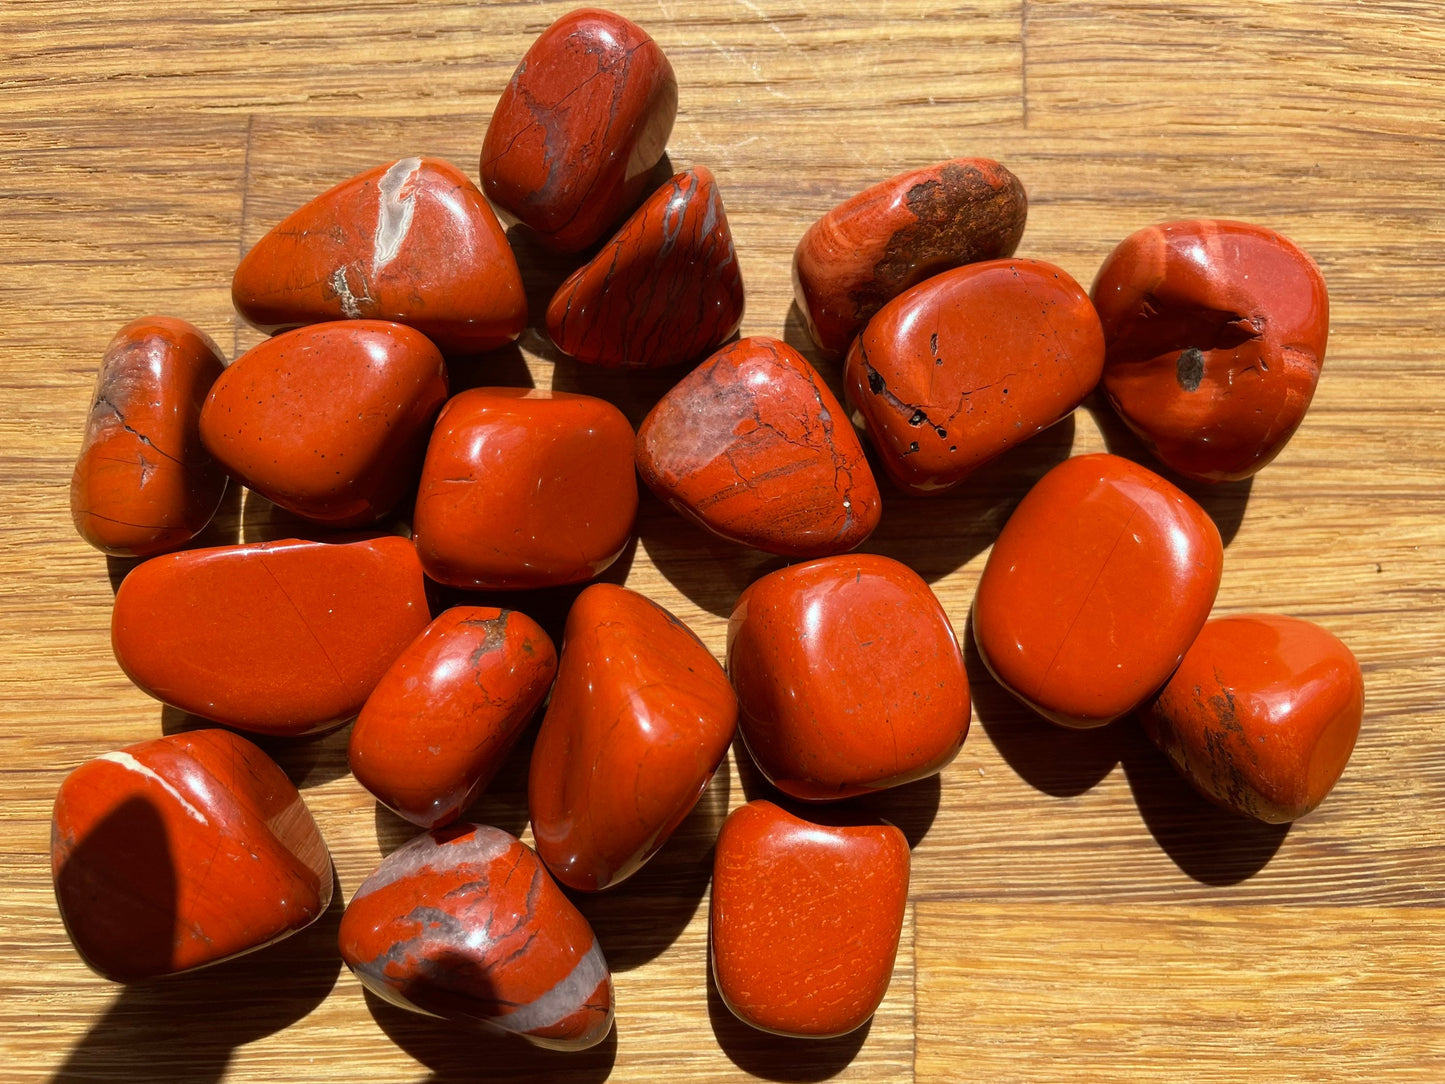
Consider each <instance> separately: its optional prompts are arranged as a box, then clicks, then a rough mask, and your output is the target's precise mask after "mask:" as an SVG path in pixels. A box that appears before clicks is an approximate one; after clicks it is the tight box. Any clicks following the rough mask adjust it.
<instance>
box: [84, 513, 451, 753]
mask: <svg viewBox="0 0 1445 1084" xmlns="http://www.w3.org/2000/svg"><path fill="white" fill-rule="evenodd" d="M424 585H425V580H424V578H423V576H422V571H421V564H420V562H419V561H418V560H417V557H416V551H415V550H414V549H413V548H412V545H411V543H410V542H408V541H407V540H406V539H405V538H398V537H395V536H387V537H383V538H372V539H368V540H365V541H361V542H350V543H345V544H338V543H322V542H301V541H297V540H296V539H287V540H286V541H283V542H261V543H254V544H249V545H242V546H219V547H216V548H214V549H202V550H189V551H187V552H185V553H170V554H166V555H164V556H162V557H156V558H154V559H152V560H150V561H147V562H146V563H145V564H143V565H141V566H140V567H138V568H137V569H135V571H133V572H132V573H131V574H130V575H129V576H127V577H126V578H125V580H124V581H122V583H121V585H120V590H119V592H117V593H116V596H115V612H114V614H113V616H112V618H111V626H110V635H111V646H112V647H114V649H115V658H116V661H117V662H118V663H120V666H121V669H122V670H124V671H125V672H126V674H127V676H129V677H130V679H131V680H132V681H134V682H135V683H136V684H137V685H139V686H140V687H141V688H142V689H143V690H145V691H146V692H147V693H149V694H150V695H151V696H154V697H155V698H156V699H157V700H163V701H165V702H166V703H167V704H171V705H173V706H174V707H177V708H180V709H181V710H182V711H189V712H192V713H193V714H196V715H201V716H204V717H205V718H207V719H214V720H215V721H216V722H218V723H224V724H226V725H227V726H233V727H236V728H237V729H240V730H249V731H254V732H256V733H259V734H287V735H299V734H311V733H315V732H317V731H320V730H324V729H326V728H327V727H329V726H331V725H333V724H335V723H339V722H342V721H343V720H345V719H348V718H350V717H351V716H353V715H355V714H356V713H357V712H358V711H360V710H361V706H362V705H363V704H364V703H366V698H367V697H368V696H369V695H370V694H371V690H372V689H373V688H375V686H376V683H377V682H378V681H380V680H381V676H382V674H384V673H386V669H387V667H389V666H390V665H391V664H392V662H393V661H394V660H395V659H396V657H397V656H398V655H400V654H401V652H402V650H403V649H404V648H405V647H406V646H407V644H409V643H411V641H412V640H414V639H415V638H416V637H417V635H418V634H419V633H420V632H421V631H422V629H423V628H425V627H426V624H427V621H428V620H430V614H429V613H428V612H427V599H426V591H425V586H424Z"/></svg>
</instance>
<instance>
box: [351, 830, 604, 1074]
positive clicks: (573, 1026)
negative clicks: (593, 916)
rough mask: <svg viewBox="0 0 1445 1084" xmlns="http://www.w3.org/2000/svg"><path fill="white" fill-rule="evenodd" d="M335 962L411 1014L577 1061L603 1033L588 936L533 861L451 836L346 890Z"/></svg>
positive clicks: (520, 848)
mask: <svg viewBox="0 0 1445 1084" xmlns="http://www.w3.org/2000/svg"><path fill="white" fill-rule="evenodd" d="M339 942H340V947H341V958H342V959H343V960H345V961H346V966H347V967H349V968H351V970H352V971H354V972H355V973H356V976H357V978H359V979H360V980H361V981H362V983H363V984H364V985H365V986H366V987H367V989H369V990H371V991H372V992H373V993H375V994H377V995H378V996H380V997H383V998H385V999H386V1000H387V1001H389V1002H391V1003H392V1004H393V1005H397V1006H399V1007H401V1008H403V1009H410V1010H411V1011H413V1012H420V1013H425V1014H429V1015H432V1016H439V1017H441V1018H442V1019H443V1020H448V1021H451V1022H453V1023H457V1024H462V1025H466V1026H470V1027H475V1028H482V1029H486V1030H492V1031H500V1032H505V1033H508V1034H513V1035H519V1036H521V1037H522V1038H523V1039H526V1040H528V1041H529V1042H532V1043H535V1044H536V1045H538V1046H543V1047H549V1048H552V1049H557V1050H580V1049H583V1048H585V1047H589V1046H594V1045H596V1044H597V1043H599V1042H601V1041H602V1040H603V1039H604V1038H606V1037H607V1033H608V1032H609V1031H610V1030H611V1029H612V977H611V975H610V974H609V972H608V970H607V961H606V960H605V959H604V958H603V955H602V948H601V946H600V945H599V944H598V943H597V938H596V937H595V936H594V935H593V933H592V927H591V926H589V925H588V924H587V920H586V919H585V918H583V917H582V915H581V913H580V912H578V910H577V908H576V907H574V906H573V905H572V902H571V901H570V900H569V899H568V898H567V897H566V896H565V895H563V894H562V890H561V889H559V888H558V887H557V886H556V884H554V883H553V881H552V878H550V877H548V876H547V871H546V869H545V868H544V867H543V866H542V863H541V862H539V861H538V860H537V856H536V855H535V854H533V853H532V851H531V849H530V848H529V847H527V846H526V845H525V844H523V843H521V842H520V841H518V840H517V839H514V838H513V837H512V836H510V835H508V834H507V833H506V832H503V831H502V830H501V829H498V828H490V827H487V826H485V825H475V824H455V825H452V826H451V827H449V828H438V829H434V830H433V831H431V832H429V833H427V834H425V835H421V836H418V837H417V838H415V839H413V840H412V841H411V842H409V843H407V844H405V845H403V846H401V847H399V848H397V849H396V850H395V851H393V852H392V853H391V854H389V855H388V856H387V857H386V858H385V859H384V860H383V861H382V863H381V865H380V866H379V867H378V868H377V870H376V872H375V873H373V874H372V875H371V876H370V877H368V878H367V879H366V880H365V881H363V882H362V884H361V887H360V888H358V889H357V890H356V895H355V896H354V897H352V900H351V904H350V905H349V906H348V907H347V908H346V914H345V915H343V916H342V918H341V930H340V933H339Z"/></svg>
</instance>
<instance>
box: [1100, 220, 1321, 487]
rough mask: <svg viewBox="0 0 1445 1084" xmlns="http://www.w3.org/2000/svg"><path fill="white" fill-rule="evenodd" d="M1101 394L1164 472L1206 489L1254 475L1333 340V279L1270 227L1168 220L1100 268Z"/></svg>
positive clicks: (1296, 411) (1293, 419)
mask: <svg viewBox="0 0 1445 1084" xmlns="http://www.w3.org/2000/svg"><path fill="white" fill-rule="evenodd" d="M1093 297H1094V304H1095V305H1096V306H1097V307H1098V310H1099V317H1100V319H1101V320H1102V321H1103V324H1104V335H1105V338H1106V339H1107V340H1108V359H1107V362H1106V364H1105V368H1104V389H1105V391H1107V392H1108V395H1109V401H1110V402H1111V403H1113V405H1114V409H1115V410H1116V411H1118V413H1119V416H1120V417H1121V418H1123V419H1124V422H1125V423H1126V424H1127V425H1128V426H1129V428H1130V429H1132V430H1134V432H1135V433H1137V434H1138V435H1139V437H1140V439H1142V440H1143V441H1144V443H1145V444H1147V445H1148V446H1149V448H1150V450H1151V451H1153V453H1154V454H1155V455H1156V456H1158V457H1159V460H1160V462H1162V463H1164V464H1165V465H1166V466H1168V467H1171V468H1173V469H1174V470H1176V471H1178V472H1179V473H1180V474H1183V475H1185V476H1187V477H1190V478H1196V479H1199V480H1200V481H1206V482H1223V481H1232V480H1237V479H1240V478H1247V477H1249V476H1250V475H1251V474H1254V473H1255V472H1256V471H1258V470H1259V469H1260V468H1262V467H1264V466H1265V465H1266V464H1268V463H1269V462H1270V461H1271V460H1272V459H1274V457H1275V456H1276V455H1278V454H1279V451H1280V449H1281V448H1283V447H1284V445H1285V443H1286V442H1287V441H1288V440H1289V438H1290V437H1291V436H1293V435H1294V431H1295V430H1296V429H1297V428H1298V427H1299V424H1300V422H1301V421H1302V420H1304V416H1305V411H1306V410H1308V409H1309V405H1310V400H1311V399H1312V398H1313V397H1314V393H1315V384H1316V383H1317V382H1318V381H1319V377H1320V368H1321V366H1322V365H1323V364H1324V359H1325V343H1326V340H1327V339H1328V337H1329V325H1330V305H1329V296H1328V294H1327V293H1326V291H1325V280H1324V277H1323V276H1322V275H1321V274H1320V271H1319V268H1318V267H1316V266H1315V263H1314V261H1313V260H1311V259H1310V258H1309V256H1308V255H1306V254H1305V253H1304V251H1303V250H1301V249H1300V248H1299V247H1298V246H1296V245H1295V244H1294V243H1293V242H1292V241H1290V240H1288V239H1287V238H1285V237H1282V236H1280V235H1279V234H1277V233H1275V232H1274V231H1273V230H1269V229H1265V228H1264V227H1263V226H1254V225H1250V224H1248V223H1245V222H1227V221H1218V220H1213V219H1196V220H1193V221H1187V222H1165V223H1162V224H1160V225H1158V226H1150V227H1149V228H1147V229H1143V230H1140V231H1139V232H1138V233H1135V234H1132V235H1130V236H1129V237H1127V238H1125V239H1124V240H1123V241H1122V242H1120V244H1119V246H1118V247H1117V248H1115V249H1114V251H1113V252H1111V253H1110V254H1109V257H1108V259H1106V260H1105V261H1104V265H1103V266H1102V267H1101V268H1099V274H1098V277H1097V278H1095V280H1094V288H1093Z"/></svg>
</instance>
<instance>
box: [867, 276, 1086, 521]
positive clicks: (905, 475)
mask: <svg viewBox="0 0 1445 1084" xmlns="http://www.w3.org/2000/svg"><path fill="white" fill-rule="evenodd" d="M1103 365H1104V336H1103V332H1102V331H1101V330H1100V328H1099V318H1098V316H1096V315H1095V313H1094V306H1093V305H1092V304H1090V303H1089V298H1088V295H1087V294H1085V293H1084V290H1083V288H1082V287H1081V286H1080V285H1079V284H1078V283H1077V282H1075V281H1074V280H1073V279H1072V278H1070V277H1069V275H1068V273H1067V272H1066V271H1063V270H1062V269H1060V268H1057V267H1055V266H1054V265H1053V264H1048V263H1043V262H1042V261H1039V260H993V261H990V262H988V263H976V264H969V265H968V266H966V267H959V268H956V269H955V270H953V271H946V272H944V273H943V274H941V275H937V276H935V277H934V278H931V279H929V280H927V281H926V282H924V283H922V284H920V285H918V286H915V287H914V288H913V289H911V290H909V291H907V292H906V293H904V294H901V295H900V296H898V297H896V298H894V299H893V300H892V301H890V302H889V303H888V304H886V305H884V306H883V308H882V309H880V310H879V312H878V314H877V315H876V316H874V317H873V319H872V320H870V321H868V326H867V328H865V329H864V331H863V333H862V334H861V335H860V336H858V338H857V339H855V340H854V341H853V346H852V347H851V348H850V349H849V351H848V358H847V361H846V363H845V366H844V376H843V385H844V392H845V394H846V396H847V399H848V403H849V405H850V406H851V407H852V408H853V409H854V411H856V416H858V417H861V419H862V422H863V424H864V426H865V427H866V429H867V432H868V437H869V439H870V440H871V441H872V442H873V446H874V448H876V449H877V450H878V458H879V460H880V462H882V464H883V468H884V470H886V471H887V472H888V475H889V477H891V478H892V479H893V481H894V482H895V483H896V484H897V485H898V487H899V488H900V489H903V490H905V491H906V492H909V493H914V494H929V493H938V492H940V491H942V490H945V489H949V488H950V487H952V486H956V485H958V484H959V483H960V482H962V481H963V480H964V479H965V478H967V477H968V475H969V474H971V473H972V472H973V471H975V470H977V469H978V468H979V467H981V466H982V465H983V464H984V463H987V462H988V461H989V460H990V459H993V458H994V457H995V456H997V455H1000V454H1002V453H1003V452H1005V451H1007V450H1008V449H1009V448H1012V447H1013V446H1014V445H1016V444H1020V443H1022V442H1023V441H1025V440H1027V439H1028V438H1029V437H1032V436H1034V435H1035V434H1036V433H1039V432H1042V431H1043V430H1044V429H1047V428H1048V427H1049V426H1051V425H1053V424H1054V423H1055V422H1058V421H1060V420H1062V419H1063V418H1065V417H1066V416H1068V415H1069V414H1070V413H1072V411H1073V410H1074V408H1075V407H1077V406H1078V405H1079V403H1080V402H1082V401H1083V399H1084V397H1085V396H1086V395H1088V394H1089V392H1091V391H1092V390H1093V389H1094V386H1095V385H1096V384H1097V383H1098V382H1099V374H1100V372H1101V371H1102V370H1103Z"/></svg>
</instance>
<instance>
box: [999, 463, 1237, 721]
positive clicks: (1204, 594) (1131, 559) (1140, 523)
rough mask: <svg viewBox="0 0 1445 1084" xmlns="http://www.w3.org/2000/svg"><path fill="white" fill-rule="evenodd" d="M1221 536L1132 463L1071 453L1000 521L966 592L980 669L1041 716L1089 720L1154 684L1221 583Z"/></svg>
mask: <svg viewBox="0 0 1445 1084" xmlns="http://www.w3.org/2000/svg"><path fill="white" fill-rule="evenodd" d="M1223 562H1224V550H1223V547H1222V545H1221V544H1220V540H1219V530H1218V528H1216V527H1215V526H1214V521H1213V520H1211V519H1210V518H1209V517H1208V516H1207V515H1206V514H1205V512H1204V509H1202V508H1200V507H1199V505H1197V504H1196V503H1195V502H1194V501H1193V500H1192V499H1190V497H1189V496H1187V495H1186V494H1185V493H1183V492H1181V491H1180V490H1179V489H1178V488H1176V487H1175V486H1173V485H1171V484H1170V483H1169V482H1167V481H1165V480H1164V479H1163V478H1161V477H1159V476H1158V475H1157V474H1155V473H1154V472H1153V471H1150V470H1146V469H1145V468H1144V467H1141V466H1139V465H1138V464H1137V463H1132V462H1130V461H1129V460H1127V459H1121V458H1119V457H1118V456H1114V455H1082V456H1075V457H1074V458H1073V459H1067V460H1065V461H1064V462H1063V463H1060V464H1059V465H1058V466H1057V467H1055V468H1054V469H1053V470H1051V471H1049V473H1048V474H1046V475H1044V476H1043V477H1042V478H1041V479H1039V481H1038V484H1036V485H1035V486H1034V488H1033V489H1031V490H1029V492H1028V494H1027V495H1026V496H1025V497H1024V499H1023V501H1022V502H1020V504H1019V506H1018V508H1016V509H1015V510H1014V513H1013V515H1012V516H1010V517H1009V521H1008V523H1006V524H1005V525H1004V529H1003V531H1002V532H1001V533H1000V534H999V537H998V541H997V542H995V543H994V546H993V551H992V552H991V553H990V554H989V556H988V563H987V564H986V565H985V566H984V570H983V576H982V578H981V579H980V580H979V584H978V591H977V593H976V594H975V595H974V600H973V634H974V639H975V640H976V641H977V643H978V650H979V654H980V656H982V658H983V661H984V663H985V664H986V665H987V666H988V669H989V672H990V673H992V674H993V676H994V678H995V679H997V681H998V682H999V684H1000V685H1002V686H1003V687H1004V688H1006V689H1008V690H1009V691H1010V692H1011V693H1013V694H1014V695H1015V696H1017V697H1018V698H1019V699H1020V700H1022V701H1023V702H1024V703H1025V704H1027V705H1028V706H1029V707H1031V708H1033V709H1034V710H1035V711H1037V712H1038V713H1039V714H1040V715H1043V716H1044V717H1045V718H1047V719H1050V720H1052V721H1053V722H1056V723H1059V724H1060V725H1062V726H1071V727H1093V726H1103V725H1104V724H1105V723H1108V722H1111V721H1113V720H1114V719H1117V718H1118V717H1119V716H1121V715H1124V714H1126V713H1127V712H1130V711H1132V710H1133V709H1134V708H1135V707H1137V706H1138V705H1139V704H1140V703H1141V702H1142V701H1143V700H1144V699H1145V698H1146V697H1147V696H1149V695H1150V694H1151V693H1153V692H1155V691H1156V690H1157V689H1158V688H1159V686H1161V685H1162V684H1164V682H1165V681H1166V680H1167V679H1168V677H1169V675H1170V674H1171V673H1172V672H1173V670H1174V668H1175V667H1176V666H1178V665H1179V660H1180V659H1181V658H1183V657H1184V652H1185V651H1186V650H1188V648H1189V645H1190V644H1191V643H1193V642H1194V638H1195V637H1196V636H1197V635H1198V634H1199V630H1200V629H1201V628H1202V627H1203V625H1204V622H1205V619H1206V618H1208V616H1209V608H1210V607H1211V606H1212V605H1214V595H1215V592H1216V591H1218V590H1219V577H1220V571H1221V568H1222V565H1223Z"/></svg>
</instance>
